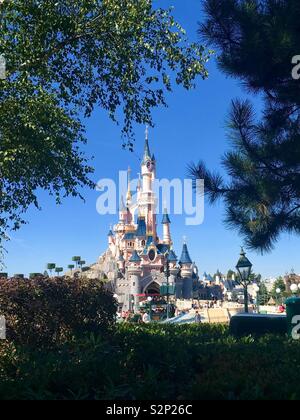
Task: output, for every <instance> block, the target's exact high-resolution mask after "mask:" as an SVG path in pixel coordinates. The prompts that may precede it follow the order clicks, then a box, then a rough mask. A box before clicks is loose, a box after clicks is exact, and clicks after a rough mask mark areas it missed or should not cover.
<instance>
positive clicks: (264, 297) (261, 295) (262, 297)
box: [257, 283, 270, 305]
mask: <svg viewBox="0 0 300 420" xmlns="http://www.w3.org/2000/svg"><path fill="white" fill-rule="evenodd" d="M257 298H258V300H259V304H260V305H266V304H267V303H268V302H269V300H270V294H269V292H268V289H267V287H266V285H265V284H264V283H261V284H260V286H259V292H258V297H257Z"/></svg>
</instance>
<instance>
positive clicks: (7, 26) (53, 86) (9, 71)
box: [0, 0, 208, 241]
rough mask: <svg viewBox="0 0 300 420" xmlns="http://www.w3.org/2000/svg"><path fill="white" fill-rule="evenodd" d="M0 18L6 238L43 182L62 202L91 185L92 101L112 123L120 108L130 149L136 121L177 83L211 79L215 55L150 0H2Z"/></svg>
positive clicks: (1, 211) (0, 213)
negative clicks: (88, 124) (88, 120)
mask: <svg viewBox="0 0 300 420" xmlns="http://www.w3.org/2000/svg"><path fill="white" fill-rule="evenodd" d="M0 19H1V29H0V35H1V36H0V52H1V55H3V56H4V57H5V67H6V72H5V78H3V77H2V74H3V70H2V74H1V77H0V140H1V141H0V202H1V208H0V238H1V239H2V241H3V239H5V238H7V234H6V233H5V232H7V231H9V230H10V229H18V228H19V227H20V226H21V225H22V223H24V213H25V212H26V210H27V209H28V207H29V206H30V205H35V206H36V207H38V208H39V202H38V197H37V191H38V190H40V189H42V190H45V191H47V192H49V193H50V194H51V195H53V196H54V198H55V199H56V202H57V203H60V202H61V200H62V198H64V197H66V196H74V197H76V196H80V197H81V188H82V187H86V186H87V187H91V188H93V187H94V182H92V180H91V174H92V172H93V169H92V167H91V166H90V165H89V159H88V158H87V157H85V155H84V154H83V151H82V144H83V143H85V141H86V138H85V135H84V126H83V123H82V121H83V119H82V118H81V117H83V116H84V117H89V116H90V115H91V114H92V112H93V110H94V108H95V107H100V108H102V109H104V110H106V111H107V112H108V114H109V116H110V118H111V119H112V120H113V121H115V122H118V117H120V115H121V117H120V118H119V119H121V123H122V125H123V129H122V133H123V136H124V145H128V147H129V148H130V149H131V150H132V148H133V140H132V139H133V129H132V127H133V123H135V122H136V123H149V124H153V122H152V117H151V115H152V110H153V108H155V107H157V106H161V105H166V101H165V93H166V91H171V88H172V85H173V82H174V81H175V83H177V84H181V85H183V86H184V87H185V88H186V89H190V88H192V87H193V86H194V82H195V79H196V78H197V76H201V77H202V78H203V79H205V78H206V77H207V71H206V69H205V62H206V60H207V59H208V54H207V53H206V52H205V50H204V48H203V47H202V46H200V45H199V44H193V45H190V44H188V42H187V38H186V36H185V32H184V30H183V29H182V28H181V27H180V25H179V24H177V23H176V22H175V20H174V19H173V17H172V14H171V11H170V10H162V9H155V8H154V7H153V6H152V1H149V0H120V1H115V0H84V1H82V0H64V1H63V2H60V1H57V0H47V1H41V0H28V1H23V0H15V1H13V2H11V1H9V0H3V1H1V3H0ZM172 74H173V75H174V79H175V80H173V77H172ZM120 111H122V112H120ZM122 115H123V116H124V118H122Z"/></svg>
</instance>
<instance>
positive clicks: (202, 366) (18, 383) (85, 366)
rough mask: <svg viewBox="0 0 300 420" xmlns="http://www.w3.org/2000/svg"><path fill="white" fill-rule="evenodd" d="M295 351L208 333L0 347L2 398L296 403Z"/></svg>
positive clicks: (298, 370)
mask: <svg viewBox="0 0 300 420" xmlns="http://www.w3.org/2000/svg"><path fill="white" fill-rule="evenodd" d="M299 350H300V343H298V342H296V341H292V340H288V339H287V337H282V336H281V337H280V336H264V337H260V338H259V337H257V338H253V337H244V338H234V337H232V336H231V335H230V332H229V328H228V327H225V326H218V325H216V326H211V325H199V326H198V325H185V326H175V325H164V326H160V325H156V324H154V325H152V324H149V325H146V326H145V325H133V324H121V325H118V326H117V327H116V329H115V330H114V333H113V334H111V335H110V336H106V338H104V337H103V336H101V337H100V336H95V335H90V336H89V337H86V338H82V339H77V340H73V341H70V342H68V343H64V344H61V345H59V346H58V347H57V348H56V349H55V350H48V351H37V350H28V349H27V347H25V346H15V345H14V344H12V343H7V342H0V398H2V399H10V400H12V399H34V400H48V399H51V400H65V399H68V400H80V399H82V400H97V399H105V400H107V399H109V400H118V399H119V400H153V399H158V400H196V399H197V400H204V399H205V400H207V399H211V400H215V399H217V400H245V399H248V400H259V399H262V400H263V399H265V400H266V399H267V400H270V399H271V400H293V399H300V351H299Z"/></svg>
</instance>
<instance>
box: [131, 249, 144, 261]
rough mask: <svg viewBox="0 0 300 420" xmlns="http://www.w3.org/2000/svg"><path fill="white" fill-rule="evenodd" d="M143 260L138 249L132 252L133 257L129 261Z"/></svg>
mask: <svg viewBox="0 0 300 420" xmlns="http://www.w3.org/2000/svg"><path fill="white" fill-rule="evenodd" d="M141 261H142V260H141V258H140V256H139V254H138V253H137V252H136V251H134V252H133V254H132V256H131V258H130V260H129V262H141Z"/></svg>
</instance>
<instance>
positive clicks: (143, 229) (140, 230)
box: [136, 217, 147, 237]
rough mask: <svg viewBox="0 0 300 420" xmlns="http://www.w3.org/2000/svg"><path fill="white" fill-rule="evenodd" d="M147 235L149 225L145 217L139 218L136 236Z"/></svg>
mask: <svg viewBox="0 0 300 420" xmlns="http://www.w3.org/2000/svg"><path fill="white" fill-rule="evenodd" d="M146 235H147V226H146V219H145V217H139V218H138V227H137V231H136V236H142V237H143V236H146Z"/></svg>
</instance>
